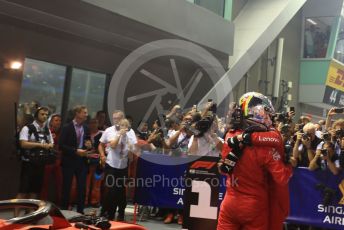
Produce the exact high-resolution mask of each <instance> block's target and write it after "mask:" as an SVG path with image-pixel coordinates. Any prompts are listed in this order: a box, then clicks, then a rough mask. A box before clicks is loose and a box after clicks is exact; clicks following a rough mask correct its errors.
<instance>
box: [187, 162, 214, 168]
mask: <svg viewBox="0 0 344 230" xmlns="http://www.w3.org/2000/svg"><path fill="white" fill-rule="evenodd" d="M215 164H216V162H210V161H196V162H194V163H193V164H192V165H191V167H190V168H192V169H198V168H205V169H211V168H212V167H214V165H215Z"/></svg>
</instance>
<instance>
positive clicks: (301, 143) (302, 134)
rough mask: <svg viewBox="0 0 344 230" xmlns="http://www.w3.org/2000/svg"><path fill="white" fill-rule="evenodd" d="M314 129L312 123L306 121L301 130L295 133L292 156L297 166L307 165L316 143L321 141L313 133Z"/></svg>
mask: <svg viewBox="0 0 344 230" xmlns="http://www.w3.org/2000/svg"><path fill="white" fill-rule="evenodd" d="M315 130H316V127H315V125H314V124H313V123H307V124H306V125H305V126H304V127H303V130H302V131H299V132H297V133H296V142H295V145H294V148H293V157H294V158H295V159H296V160H297V162H298V164H297V166H299V167H300V166H301V167H308V166H309V163H310V162H311V161H312V160H313V158H314V156H315V151H316V149H317V147H318V145H319V144H320V143H321V139H320V138H318V137H317V136H316V135H315Z"/></svg>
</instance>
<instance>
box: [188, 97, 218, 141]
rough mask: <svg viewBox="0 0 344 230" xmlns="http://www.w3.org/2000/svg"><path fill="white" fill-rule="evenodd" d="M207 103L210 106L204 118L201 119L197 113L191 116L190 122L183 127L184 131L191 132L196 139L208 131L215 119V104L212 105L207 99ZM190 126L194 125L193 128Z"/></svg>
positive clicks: (210, 100)
mask: <svg viewBox="0 0 344 230" xmlns="http://www.w3.org/2000/svg"><path fill="white" fill-rule="evenodd" d="M208 102H211V103H212V104H211V106H210V108H209V109H208V112H207V114H206V115H205V116H204V117H201V116H200V115H199V114H198V113H197V114H196V115H194V116H193V118H192V122H188V123H186V124H185V125H184V127H185V129H186V130H189V131H191V132H192V133H193V135H195V136H196V137H202V136H203V135H204V133H206V132H207V131H208V130H209V129H210V127H211V125H212V124H213V122H214V119H215V118H216V111H217V104H216V103H214V102H213V100H212V99H209V100H208ZM192 124H195V125H194V126H193V125H192Z"/></svg>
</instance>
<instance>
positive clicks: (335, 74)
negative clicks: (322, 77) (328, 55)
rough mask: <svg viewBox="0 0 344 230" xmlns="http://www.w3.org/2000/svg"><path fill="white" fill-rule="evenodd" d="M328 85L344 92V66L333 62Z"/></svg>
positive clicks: (328, 75)
mask: <svg viewBox="0 0 344 230" xmlns="http://www.w3.org/2000/svg"><path fill="white" fill-rule="evenodd" d="M326 85H327V86H330V87H332V88H334V89H337V90H339V91H342V92H344V65H343V64H341V63H340V62H337V61H335V60H332V61H331V63H330V66H329V69H328V73H327V79H326Z"/></svg>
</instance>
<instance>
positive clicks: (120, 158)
mask: <svg viewBox="0 0 344 230" xmlns="http://www.w3.org/2000/svg"><path fill="white" fill-rule="evenodd" d="M117 135H119V131H117V130H116V127H115V126H111V127H109V128H107V129H106V130H105V131H104V132H103V135H102V137H101V138H100V140H99V141H100V142H101V143H103V144H105V145H106V147H105V152H106V154H107V157H106V163H107V164H108V165H110V166H111V167H112V168H117V169H124V168H126V167H128V152H129V151H134V149H135V145H136V144H137V139H136V135H135V132H134V130H132V129H130V130H129V131H128V132H127V133H126V134H125V135H123V136H122V137H121V138H120V140H119V142H118V144H117V146H116V148H111V147H110V142H111V141H112V140H114V139H115V138H116V136H117Z"/></svg>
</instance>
